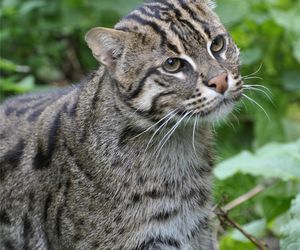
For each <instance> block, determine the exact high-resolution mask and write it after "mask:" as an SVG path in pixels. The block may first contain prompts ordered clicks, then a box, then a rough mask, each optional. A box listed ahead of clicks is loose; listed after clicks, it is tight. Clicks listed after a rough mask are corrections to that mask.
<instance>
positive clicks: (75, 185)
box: [0, 0, 242, 250]
mask: <svg viewBox="0 0 300 250" xmlns="http://www.w3.org/2000/svg"><path fill="white" fill-rule="evenodd" d="M218 36H222V39H223V40H222V41H223V42H224V43H225V47H224V48H222V50H220V51H219V52H218V53H213V52H212V49H211V48H212V44H214V42H215V41H216V37H218ZM86 41H87V44H88V46H89V47H90V48H91V50H92V53H93V54H94V56H95V58H96V59H97V60H99V62H100V63H101V66H100V68H99V69H98V70H97V71H96V72H94V73H93V74H92V75H91V76H90V77H88V78H87V79H86V80H85V81H83V82H82V83H81V84H79V85H76V86H74V87H71V88H68V89H63V90H59V91H54V92H52V93H45V94H31V95H24V96H20V97H17V98H14V99H10V100H7V101H6V102H4V103H3V105H2V106H1V107H0V120H1V122H0V139H1V143H0V249H110V250H122V249H124V250H127V249H128V250H158V249H162V250H174V249H180V250H187V249H194V250H199V249H205V250H206V249H211V247H212V246H211V245H212V244H211V241H212V240H211V232H210V231H211V230H210V217H211V202H210V197H211V195H210V193H211V170H212V165H213V161H214V154H213V150H212V144H213V134H212V132H211V122H212V121H215V120H216V119H220V118H221V117H223V116H224V115H226V114H227V113H229V112H230V111H231V110H232V108H233V106H234V103H235V102H236V101H237V100H238V99H239V98H240V96H241V90H242V80H241V77H240V74H239V51H238V49H237V47H236V45H235V44H234V42H233V41H232V39H231V37H230V35H229V34H228V32H227V31H226V30H225V28H224V27H223V25H222V24H221V22H220V20H219V18H218V17H217V16H216V15H215V14H214V12H213V3H212V2H211V1H208V0H157V1H147V2H146V3H144V4H143V5H142V6H140V7H139V8H137V9H136V10H134V11H133V12H131V13H130V14H129V15H127V16H126V17H124V18H123V19H122V20H121V21H120V22H119V23H118V24H116V26H115V29H106V28H94V29H92V30H90V31H89V32H88V33H87V35H86ZM168 59H172V62H174V60H177V62H178V60H179V62H180V68H179V69H178V70H177V71H176V72H170V71H168V70H166V67H165V66H164V65H165V62H166V61H168ZM222 74H226V83H224V84H225V85H226V88H225V89H224V88H222V93H221V92H220V91H219V90H218V86H216V84H215V83H214V82H212V79H216V77H218V76H220V75H222ZM223 90H226V91H223Z"/></svg>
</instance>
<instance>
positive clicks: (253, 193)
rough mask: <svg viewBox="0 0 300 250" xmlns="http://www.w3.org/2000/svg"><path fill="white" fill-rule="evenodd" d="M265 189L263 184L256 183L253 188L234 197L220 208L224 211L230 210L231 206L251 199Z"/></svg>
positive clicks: (233, 206)
mask: <svg viewBox="0 0 300 250" xmlns="http://www.w3.org/2000/svg"><path fill="white" fill-rule="evenodd" d="M265 189H266V186H265V185H262V184H260V185H257V186H256V187H254V188H253V189H251V190H250V191H248V192H247V193H245V194H243V195H242V196H240V197H238V198H236V199H235V200H233V201H231V202H229V203H228V204H227V205H225V206H224V207H223V208H222V209H223V210H224V211H226V212H227V211H230V210H232V209H233V208H235V207H237V206H239V205H241V204H242V203H244V202H246V201H248V200H250V199H252V198H253V197H254V196H256V195H258V194H259V193H261V192H262V191H264V190H265Z"/></svg>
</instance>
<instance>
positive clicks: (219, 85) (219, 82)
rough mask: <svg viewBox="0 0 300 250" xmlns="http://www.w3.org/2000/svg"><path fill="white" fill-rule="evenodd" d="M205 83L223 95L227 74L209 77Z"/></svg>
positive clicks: (225, 88)
mask: <svg viewBox="0 0 300 250" xmlns="http://www.w3.org/2000/svg"><path fill="white" fill-rule="evenodd" d="M207 85H208V87H209V88H211V89H214V90H215V91H216V92H218V93H220V94H222V95H223V94H224V93H225V92H226V90H227V89H228V74H227V73H223V74H221V75H218V76H216V77H214V78H212V79H210V80H209V81H208V84H207Z"/></svg>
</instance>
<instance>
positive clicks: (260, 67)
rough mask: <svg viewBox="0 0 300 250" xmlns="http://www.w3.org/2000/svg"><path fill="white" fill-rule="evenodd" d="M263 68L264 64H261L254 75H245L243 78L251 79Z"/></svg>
mask: <svg viewBox="0 0 300 250" xmlns="http://www.w3.org/2000/svg"><path fill="white" fill-rule="evenodd" d="M262 66H263V64H262V63H261V64H260V66H259V68H258V69H257V70H256V71H254V72H253V73H251V74H249V75H245V76H243V77H242V78H245V77H249V76H254V75H255V74H257V73H258V72H259V71H260V70H261V69H262Z"/></svg>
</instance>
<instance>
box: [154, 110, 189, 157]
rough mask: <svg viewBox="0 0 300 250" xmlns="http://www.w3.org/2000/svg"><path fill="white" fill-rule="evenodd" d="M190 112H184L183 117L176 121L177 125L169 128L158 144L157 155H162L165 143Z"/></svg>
mask: <svg viewBox="0 0 300 250" xmlns="http://www.w3.org/2000/svg"><path fill="white" fill-rule="evenodd" d="M189 114H190V113H186V114H184V115H183V117H181V118H180V120H179V121H177V122H176V123H175V125H174V126H173V127H172V128H171V129H170V130H169V132H168V133H167V134H166V135H165V136H164V137H163V139H162V140H161V141H160V143H159V144H158V146H157V148H158V149H157V150H156V152H157V156H156V157H158V156H159V155H160V152H161V150H162V148H163V146H164V145H165V144H166V142H167V141H168V140H169V139H170V137H171V136H172V134H173V133H174V132H175V130H176V129H177V128H178V126H179V125H180V123H181V122H182V121H183V119H184V118H185V117H186V116H187V115H189Z"/></svg>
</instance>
